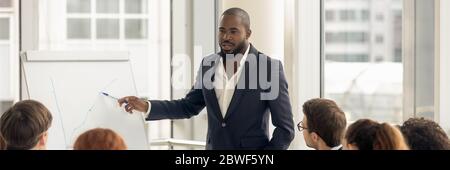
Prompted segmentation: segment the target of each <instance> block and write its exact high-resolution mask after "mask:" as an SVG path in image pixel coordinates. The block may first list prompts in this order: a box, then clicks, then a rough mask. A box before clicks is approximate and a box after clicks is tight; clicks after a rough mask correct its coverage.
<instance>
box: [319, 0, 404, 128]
mask: <svg viewBox="0 0 450 170" xmlns="http://www.w3.org/2000/svg"><path fill="white" fill-rule="evenodd" d="M323 2H324V5H323V9H322V12H323V13H324V16H325V17H327V18H328V19H327V18H324V19H323V20H324V25H323V28H324V29H323V33H322V34H323V36H324V42H323V43H324V44H323V47H324V49H323V57H324V61H323V62H324V65H323V66H324V74H323V76H324V77H323V80H324V82H323V83H324V84H323V87H324V89H323V90H324V93H323V94H324V97H326V98H331V99H333V100H335V101H337V103H338V104H339V105H340V106H341V107H342V108H343V109H344V111H345V112H346V113H347V116H348V119H349V121H355V120H358V119H361V118H370V119H375V120H378V121H384V122H392V123H400V122H402V121H403V117H402V99H403V98H402V93H403V64H402V62H401V61H402V59H401V53H402V51H401V50H402V43H401V42H402V41H401V40H402V37H401V35H402V26H401V23H402V1H401V0H324V1H323ZM327 11H338V12H337V13H336V14H334V13H331V12H328V13H327ZM332 15H339V16H338V17H336V18H339V19H334V20H333V19H330V18H335V17H331V16H332Z"/></svg>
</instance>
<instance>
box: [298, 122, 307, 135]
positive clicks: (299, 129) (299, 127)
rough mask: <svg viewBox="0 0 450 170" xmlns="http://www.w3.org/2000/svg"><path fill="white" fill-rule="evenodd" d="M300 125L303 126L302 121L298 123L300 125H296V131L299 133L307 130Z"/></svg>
mask: <svg viewBox="0 0 450 170" xmlns="http://www.w3.org/2000/svg"><path fill="white" fill-rule="evenodd" d="M302 124H303V121H300V123H298V124H297V128H298V131H300V132H301V131H303V130H305V129H308V128H306V127H303V125H302Z"/></svg>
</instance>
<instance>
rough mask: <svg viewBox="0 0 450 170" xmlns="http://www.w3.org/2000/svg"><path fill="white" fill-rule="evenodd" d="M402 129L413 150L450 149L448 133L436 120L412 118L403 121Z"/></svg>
mask: <svg viewBox="0 0 450 170" xmlns="http://www.w3.org/2000/svg"><path fill="white" fill-rule="evenodd" d="M401 131H402V133H403V135H405V137H406V139H407V142H408V144H409V147H410V148H411V149H413V150H450V141H449V139H448V136H447V134H446V133H445V131H444V129H442V127H441V126H439V124H437V123H436V122H434V121H431V120H427V119H424V118H411V119H408V120H407V121H406V122H404V123H403V125H402V126H401Z"/></svg>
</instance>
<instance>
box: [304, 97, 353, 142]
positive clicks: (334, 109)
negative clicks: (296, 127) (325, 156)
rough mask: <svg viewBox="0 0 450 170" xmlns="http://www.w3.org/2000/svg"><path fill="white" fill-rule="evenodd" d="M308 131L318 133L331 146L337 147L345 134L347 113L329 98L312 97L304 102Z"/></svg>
mask: <svg viewBox="0 0 450 170" xmlns="http://www.w3.org/2000/svg"><path fill="white" fill-rule="evenodd" d="M303 113H304V114H305V116H306V120H307V122H305V123H307V126H308V127H307V130H308V132H310V133H311V132H315V133H317V134H318V135H319V136H320V137H321V138H322V140H324V142H325V143H326V144H327V145H328V146H329V147H336V146H338V145H339V144H340V143H341V142H340V141H341V139H342V137H343V135H344V131H345V127H346V126H347V120H346V118H345V113H344V112H343V111H342V110H341V109H340V108H339V107H338V106H337V104H336V103H335V102H334V101H332V100H329V99H312V100H309V101H307V102H306V103H304V104H303Z"/></svg>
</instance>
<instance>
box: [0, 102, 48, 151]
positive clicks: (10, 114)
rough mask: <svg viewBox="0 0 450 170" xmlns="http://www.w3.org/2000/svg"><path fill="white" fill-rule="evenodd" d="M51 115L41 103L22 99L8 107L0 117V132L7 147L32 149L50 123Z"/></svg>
mask: <svg viewBox="0 0 450 170" xmlns="http://www.w3.org/2000/svg"><path fill="white" fill-rule="evenodd" d="M51 122H52V115H51V114H50V111H49V110H48V109H47V108H46V107H45V106H44V105H43V104H41V103H39V102H37V101H33V100H24V101H21V102H18V103H16V104H15V105H14V106H13V107H11V108H10V109H8V110H7V111H6V112H5V113H4V114H3V115H2V117H1V119H0V133H1V134H2V136H3V138H4V139H5V141H6V143H7V148H8V149H13V150H28V149H33V147H35V146H36V145H37V143H38V142H39V138H40V137H41V135H42V134H43V133H44V132H46V131H47V130H48V129H49V128H50V125H51Z"/></svg>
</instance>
